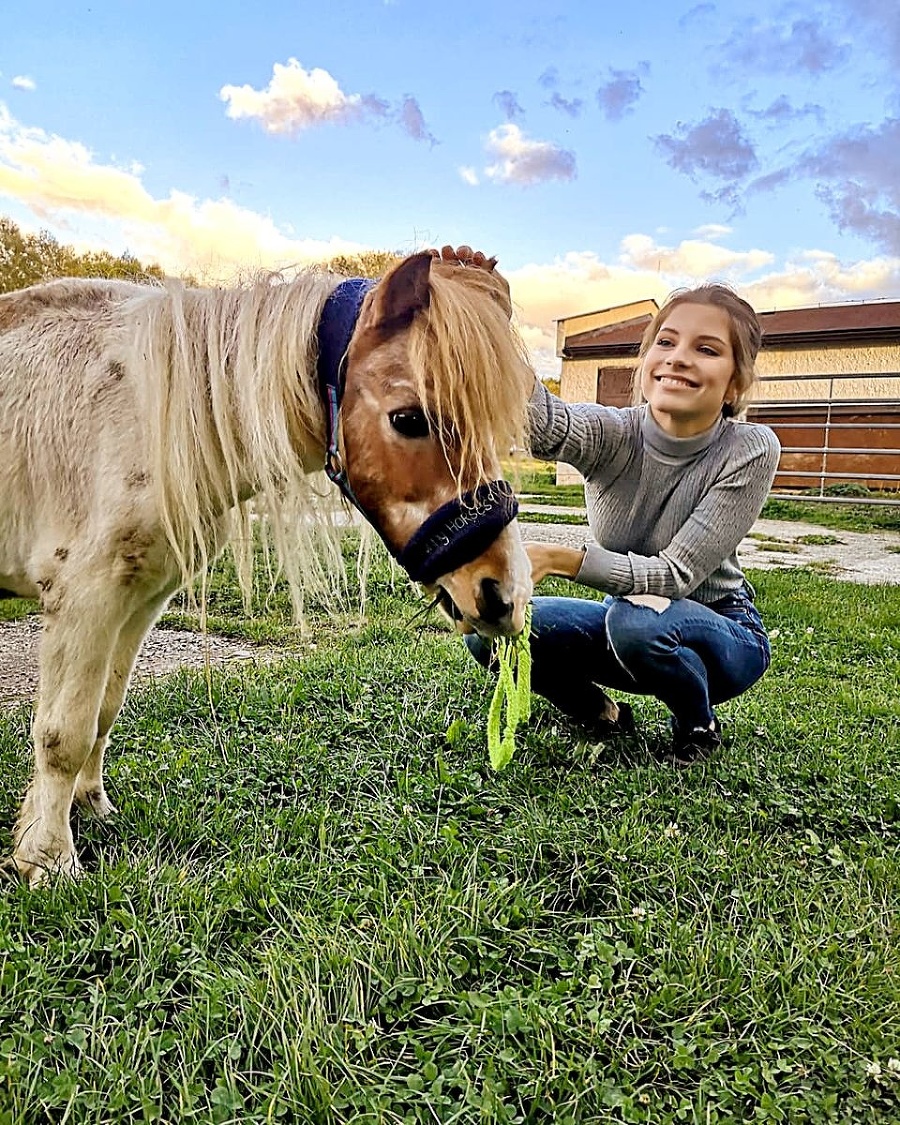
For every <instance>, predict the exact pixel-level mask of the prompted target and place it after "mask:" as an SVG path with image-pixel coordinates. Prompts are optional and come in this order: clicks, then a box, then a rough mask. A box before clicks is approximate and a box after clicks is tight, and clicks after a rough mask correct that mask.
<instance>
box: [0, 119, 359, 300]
mask: <svg viewBox="0 0 900 1125" xmlns="http://www.w3.org/2000/svg"><path fill="white" fill-rule="evenodd" d="M137 169H138V170H137V171H136V170H133V169H132V168H131V167H127V168H122V167H117V166H115V165H113V164H109V163H104V162H102V161H100V160H98V159H97V158H96V157H95V156H94V154H93V153H92V152H91V151H90V150H89V149H87V148H86V147H85V146H84V145H82V144H80V143H79V142H78V141H69V140H66V139H64V138H62V137H59V136H55V135H53V134H51V133H46V132H44V130H42V129H35V128H27V127H25V126H22V125H20V124H19V123H18V122H17V121H16V120H15V119H14V118H13V117H12V116H11V115H10V113H9V111H8V110H7V108H6V107H5V106H3V105H2V103H0V197H2V196H6V197H7V198H12V199H15V200H17V201H18V202H19V203H20V204H22V205H24V206H25V207H26V208H28V210H29V211H30V212H31V213H32V214H33V215H34V216H35V218H36V219H38V220H39V221H40V222H41V223H42V225H46V224H47V223H51V224H52V223H57V224H58V225H60V226H63V225H64V224H65V223H67V222H69V221H70V220H71V218H72V216H73V215H77V216H80V217H81V221H85V220H104V221H106V222H111V223H112V224H113V227H114V229H115V230H116V231H117V232H118V233H119V235H120V239H121V241H120V244H119V246H120V247H121V245H126V246H128V247H129V249H130V250H131V252H132V253H134V254H135V255H136V256H138V257H140V258H142V259H145V260H147V261H148V262H156V263H158V264H160V265H161V266H163V268H164V269H166V270H169V271H170V272H173V273H178V272H181V271H189V272H192V273H195V274H200V275H201V276H203V277H206V278H208V279H210V280H221V279H227V278H229V277H230V276H233V275H234V273H235V272H237V271H240V270H248V269H258V268H282V267H287V266H290V265H292V264H302V263H309V262H315V261H322V260H323V259H326V258H329V257H332V256H334V255H336V254H339V253H355V252H357V251H359V250H361V249H365V247H362V246H360V245H359V244H357V243H352V242H349V241H344V240H342V239H337V238H335V239H330V240H328V241H324V240H317V239H301V238H295V237H292V236H291V235H289V234H287V233H285V232H284V231H283V230H281V229H280V228H279V227H278V226H276V224H275V223H274V222H273V221H272V220H271V219H270V218H269V217H268V216H265V215H260V214H258V213H257V212H255V211H251V210H248V209H247V208H243V207H239V206H238V205H237V204H235V203H234V202H233V201H232V200H230V199H227V198H223V199H197V198H195V197H194V196H191V195H188V194H187V193H185V192H181V191H177V190H174V189H173V190H172V191H171V192H170V193H169V195H168V196H167V197H165V198H156V197H154V196H153V195H151V193H150V192H149V191H148V190H147V188H146V187H145V186H144V184H143V182H142V180H141V170H140V166H139V165H138V166H137ZM113 248H115V247H113Z"/></svg>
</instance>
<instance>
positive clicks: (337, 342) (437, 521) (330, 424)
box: [317, 277, 519, 585]
mask: <svg viewBox="0 0 900 1125" xmlns="http://www.w3.org/2000/svg"><path fill="white" fill-rule="evenodd" d="M374 284H375V282H374V281H370V280H369V279H368V278H364V277H352V278H348V279H347V280H346V281H342V282H341V283H340V284H339V285H338V286H337V288H336V289H334V290H333V291H332V292H331V294H330V295H329V297H328V299H327V300H326V302H325V304H324V305H323V307H322V313H321V316H320V318H319V326H318V333H317V335H318V345H319V359H318V378H319V392H320V394H321V396H322V399H323V401H324V403H325V474H326V476H327V477H328V479H329V480H331V481H333V482H334V483H335V484H336V485H337V486H338V488H339V489H340V490H341V493H342V494H343V496H344V497H345V498H346V499H347V500H349V502H350V503H351V504H352V505H353V506H354V507H355V508H357V509H358V510H359V511H360V512H361V513H362V514H363V516H365V518H366V520H368V521H369V522H370V523H371V522H372V521H371V519H370V517H369V513H368V512H367V511H366V510H365V508H364V507H363V506H362V504H360V502H359V500H358V498H357V496H356V493H355V492H354V491H353V488H352V487H351V484H350V481H349V479H348V477H347V472H346V470H345V468H344V464H343V461H342V459H341V454H340V450H339V449H338V433H339V414H340V406H341V398H342V397H343V394H344V378H345V374H346V368H347V350H348V349H349V347H350V340H351V338H352V336H353V332H354V330H355V328H356V322H357V320H358V319H359V312H360V309H361V308H362V303H363V300H364V299H365V296H366V294H367V293H368V292H369V290H370V289H371V288H372V286H373V285H374ZM518 510H519V505H518V503H517V501H516V498H515V496H514V495H513V491H512V489H511V488H510V486H509V484H507V482H506V481H505V480H495V481H491V482H489V483H488V484H482V485H479V486H478V488H476V489H474V490H473V491H471V492H466V493H464V494H463V495H462V496H459V497H456V498H454V499H453V500H451V501H450V502H449V503H447V504H444V505H443V506H442V507H440V508H438V510H437V511H436V512H432V514H431V515H430V516H429V517H428V519H427V520H425V522H424V523H423V524H422V526H421V527H420V528H419V529H418V531H416V532H415V533H414V534H413V536H412V538H411V539H410V540H409V542H408V543H407V544H406V546H405V547H404V548H403V549H402V550H400V551H397V550H395V549H394V548H393V547H392V546H391V544H390V543H388V541H387V540H386V539H384V536H383V535H382V539H384V543H385V546H386V547H387V549H388V550H389V551H390V552H391V554H392V555H393V556H394V557H395V558H396V560H397V562H398V563H399V564H400V565H401V566H402V567H403V568H404V570H406V572H407V573H408V574H409V576H410V578H412V580H413V581H414V582H422V583H424V584H425V585H430V584H431V583H433V582H434V581H435V580H436V579H438V578H440V577H441V575H442V574H448V573H449V572H450V571H451V570H456V569H457V568H458V567H460V566H464V565H465V564H466V563H470V562H472V561H473V560H474V559H477V558H478V556H479V555H480V554H483V553H484V551H486V550H487V548H488V547H489V546H490V545H491V543H493V542H494V540H495V539H496V538H497V536H498V535H499V534H500V532H501V531H502V530H503V529H504V527H506V526H507V524H509V523H511V522H512V521H513V520H514V519H515V518H516V513H517V512H518ZM373 527H375V530H376V531H379V529H378V527H377V526H376V525H374V524H373ZM379 534H381V532H380V531H379Z"/></svg>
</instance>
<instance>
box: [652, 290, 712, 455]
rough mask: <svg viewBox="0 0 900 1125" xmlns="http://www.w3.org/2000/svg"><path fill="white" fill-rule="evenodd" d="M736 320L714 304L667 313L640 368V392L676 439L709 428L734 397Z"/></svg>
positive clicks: (686, 306)
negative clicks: (734, 325) (725, 404)
mask: <svg viewBox="0 0 900 1125" xmlns="http://www.w3.org/2000/svg"><path fill="white" fill-rule="evenodd" d="M733 378H734V351H733V349H732V346H731V318H730V317H729V315H728V313H727V312H725V310H724V309H720V308H717V307H716V306H715V305H695V304H691V303H689V302H684V303H683V304H678V305H675V307H674V308H672V309H670V310H669V312H668V314H667V315H666V318H665V320H664V321H663V323H662V324H661V325H660V328H659V331H658V332H657V334H656V339H655V340H654V341H653V343H652V344H651V345H650V349H649V351H648V352H647V354H646V355H645V356H644V362H643V365H642V366H641V393H642V394H643V396H644V398H645V399H646V400H647V402H648V403H649V404H650V410H651V412H652V414H653V417H654V419H655V421H656V423H657V425H659V426H660V427H661V428H662V429H663V430H665V431H666V433H669V434H671V435H672V437H693V436H694V435H695V434H699V433H702V432H703V431H704V430H708V429H709V428H710V426H712V425H713V424H714V423H715V421H716V420H717V419H718V418H719V416H720V415H721V413H722V406H723V404H724V403H725V402H727V401H729V400H730V399H731V398H733V397H734V388H733V385H732V383H733Z"/></svg>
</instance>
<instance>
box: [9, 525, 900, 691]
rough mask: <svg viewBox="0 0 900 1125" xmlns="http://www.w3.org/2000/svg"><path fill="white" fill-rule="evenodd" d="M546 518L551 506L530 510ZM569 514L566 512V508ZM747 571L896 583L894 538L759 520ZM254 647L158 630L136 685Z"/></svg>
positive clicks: (244, 654)
mask: <svg viewBox="0 0 900 1125" xmlns="http://www.w3.org/2000/svg"><path fill="white" fill-rule="evenodd" d="M534 510H537V511H542V512H544V513H546V514H548V515H549V514H552V513H553V509H552V508H540V509H534ZM567 510H568V511H571V509H567ZM521 527H522V534H523V535H524V537H525V539H526V540H536V541H538V542H549V543H563V544H568V545H570V546H573V547H577V546H581V544H582V543H583V542H584V540H585V537H586V535H587V528H586V527H584V526H580V525H576V524H539V523H523V524H522V525H521ZM739 554H740V558H741V561H742V562H743V563H744V564H746V565H747V566H749V567H756V568H758V569H761V570H772V569H777V568H782V569H783V568H785V567H788V568H790V567H798V566H806V567H812V568H813V569H815V570H817V571H819V572H820V573H822V574H827V575H831V576H832V577H834V578H841V579H844V580H845V581H851V582H864V583H891V584H900V534H897V533H896V532H878V533H872V532H870V533H866V534H861V533H859V532H855V531H830V530H829V529H828V528H822V527H817V526H816V525H814V524H808V523H787V522H784V521H782V520H759V521H758V522H757V524H756V525H755V526H754V528H753V531H752V532H751V533H750V535H749V536H748V537H747V538H746V539H745V540H744V541H743V543H742V544H741V547H740V551H739ZM39 638H40V625H39V622H38V620H37V618H34V617H30V618H26V619H25V620H23V621H10V622H0V707H3V706H11V705H15V704H17V703H21V702H23V701H26V700H30V699H31V698H33V696H34V691H35V688H36V686H37V652H38V641H39ZM258 655H259V652H258V650H254V649H253V648H252V647H250V646H248V645H246V644H243V645H242V644H239V643H237V642H233V641H230V640H228V639H227V638H225V637H217V636H209V637H202V636H200V635H199V634H197V633H189V632H185V631H184V630H180V629H164V628H157V629H154V630H153V632H152V633H151V634H150V635H149V636H148V637H147V639H146V641H144V646H143V648H142V650H141V654H140V656H139V657H138V663H137V668H136V671H135V675H136V677H137V680H138V681H140V680H141V679H147V678H153V677H155V676H164V675H166V674H167V673H169V672H172V671H174V670H175V669H176V668H181V667H188V668H203V667H205V666H206V664H207V663H210V664H224V663H227V662H230V661H244V660H253V659H256V658H257V656H258Z"/></svg>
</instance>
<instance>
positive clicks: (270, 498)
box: [125, 272, 343, 614]
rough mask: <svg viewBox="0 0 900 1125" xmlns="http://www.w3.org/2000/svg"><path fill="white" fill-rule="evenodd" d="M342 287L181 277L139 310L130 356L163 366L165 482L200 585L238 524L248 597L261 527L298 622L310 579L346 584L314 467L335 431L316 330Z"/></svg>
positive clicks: (150, 397)
mask: <svg viewBox="0 0 900 1125" xmlns="http://www.w3.org/2000/svg"><path fill="white" fill-rule="evenodd" d="M335 281H336V279H335V278H333V277H332V276H331V275H329V274H325V273H317V272H309V273H304V274H301V275H300V276H298V277H297V278H296V279H295V280H293V281H290V282H285V281H283V280H282V279H281V278H279V277H274V276H269V277H264V278H260V279H258V280H256V281H255V282H253V283H251V284H249V285H247V286H244V287H240V288H232V289H187V288H185V287H184V286H183V285H182V284H180V283H178V282H173V281H170V282H167V283H166V285H165V287H164V289H163V290H161V291H156V292H153V293H149V294H146V295H143V296H141V297H139V298H136V299H135V300H132V301H131V302H130V303H129V306H128V308H127V309H126V316H125V326H126V330H127V331H130V332H132V336H131V341H130V344H129V347H130V348H131V349H132V352H133V355H134V356H135V359H136V361H137V362H139V363H143V364H146V365H148V366H149V369H150V370H149V374H148V378H147V379H146V380H145V382H144V388H143V393H144V395H145V401H144V403H143V407H144V420H145V424H146V427H147V439H148V450H149V460H150V472H151V477H152V482H153V486H154V487H155V489H156V494H157V502H158V504H159V509H160V513H161V517H162V522H163V527H164V529H165V532H166V536H167V539H168V541H169V544H170V546H171V549H172V551H173V552H174V554H175V556H176V558H177V561H178V565H179V568H180V570H181V574H182V578H183V579H184V580H185V581H186V582H190V580H191V579H192V578H193V577H194V576H195V575H201V576H205V575H206V572H207V568H208V565H209V562H210V559H211V558H212V557H213V555H214V554H215V552H216V550H217V547H218V545H219V544H218V543H217V541H216V540H217V537H218V535H219V534H220V531H219V528H218V526H217V525H219V524H220V523H221V519H223V518H224V519H225V520H226V521H227V522H228V524H229V525H230V526H229V527H228V530H227V534H228V538H229V539H230V541H231V546H232V551H233V553H234V556H235V562H236V565H237V571H238V578H239V581H240V583H241V588H242V590H243V592H244V596H245V598H249V596H250V590H251V562H252V553H253V528H254V525H255V524H256V525H258V526H259V527H260V530H261V531H262V532H263V539H264V540H265V539H266V533H268V534H270V535H271V537H272V539H273V540H274V544H275V547H276V552H277V557H278V561H279V563H280V565H281V567H282V569H283V572H284V574H285V577H286V578H287V580H288V584H289V586H290V589H291V592H292V597H293V599H294V606H295V610H296V612H297V613H298V614H299V613H300V612H301V607H302V599H303V589H304V587H305V588H309V586H310V582H312V584H313V586H317V587H320V588H322V589H324V590H325V591H327V592H329V593H332V592H334V587H335V583H336V582H337V583H338V584H339V583H340V578H339V576H340V575H342V574H343V566H342V565H337V564H338V562H339V560H338V557H337V554H336V552H338V551H339V548H338V546H337V540H336V537H335V536H334V535H333V534H332V535H328V534H327V529H328V528H332V529H333V526H334V521H333V520H332V519H328V518H327V517H328V515H330V514H333V512H334V511H335V510H336V509H337V508H338V504H337V503H336V498H335V496H334V490H333V489H332V488H331V486H330V485H327V484H323V480H324V478H321V477H318V476H314V477H310V476H309V475H308V474H307V472H305V471H304V465H303V463H302V461H301V459H300V453H301V451H302V450H304V449H307V450H308V449H309V448H310V447H312V449H315V448H316V445H317V444H318V443H320V442H321V437H322V433H323V430H324V420H323V412H322V405H321V402H320V400H319V394H318V389H317V385H316V327H317V324H318V319H319V313H320V311H321V308H322V305H323V303H324V301H325V299H326V297H327V296H328V294H329V292H330V291H331V289H332V288H333V287H334V285H335ZM126 362H127V359H126ZM306 468H307V469H308V468H310V466H306ZM251 497H252V498H253V499H252V504H251V502H250V501H251ZM323 515H324V516H325V517H326V518H325V519H324V520H323ZM253 516H257V517H259V519H253V518H252V517H253ZM323 526H324V527H325V529H326V534H325V535H324V536H323V535H322V534H321V531H322V529H323ZM323 545H324V547H325V554H324V557H323V552H322V547H323Z"/></svg>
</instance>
